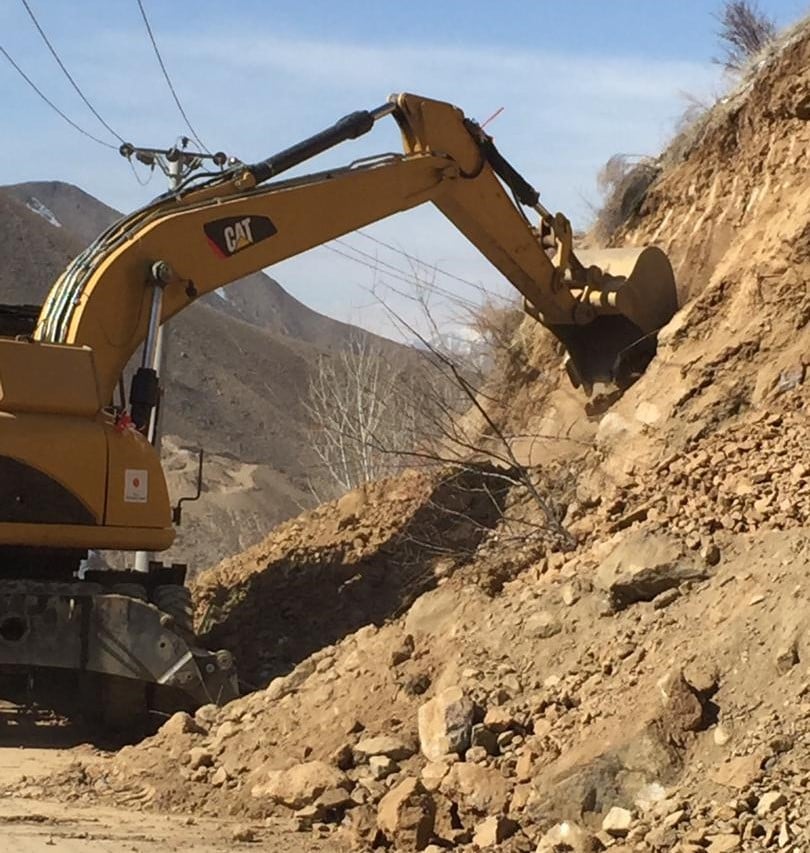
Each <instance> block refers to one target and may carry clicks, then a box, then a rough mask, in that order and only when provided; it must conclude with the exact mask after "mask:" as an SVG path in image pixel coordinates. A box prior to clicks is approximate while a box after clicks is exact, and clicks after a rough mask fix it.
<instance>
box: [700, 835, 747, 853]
mask: <svg viewBox="0 0 810 853" xmlns="http://www.w3.org/2000/svg"><path fill="white" fill-rule="evenodd" d="M706 840H707V841H708V842H709V846H708V847H707V848H706V849H707V853H733V851H735V850H739V849H740V836H739V835H734V834H733V833H724V834H722V835H707V836H706Z"/></svg>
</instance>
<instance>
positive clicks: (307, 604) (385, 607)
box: [203, 467, 510, 690]
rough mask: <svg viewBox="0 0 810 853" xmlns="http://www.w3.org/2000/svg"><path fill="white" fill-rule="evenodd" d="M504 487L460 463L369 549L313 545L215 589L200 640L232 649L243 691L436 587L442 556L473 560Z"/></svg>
mask: <svg viewBox="0 0 810 853" xmlns="http://www.w3.org/2000/svg"><path fill="white" fill-rule="evenodd" d="M509 485H510V483H509V481H508V479H507V478H506V477H505V476H504V473H503V472H501V471H497V470H495V469H490V468H487V467H476V468H465V469H464V470H461V471H457V472H455V473H453V474H452V475H450V476H447V477H446V478H444V479H443V480H441V481H440V482H439V483H438V484H437V485H436V486H435V487H434V489H433V491H432V493H431V495H430V498H429V500H427V501H426V502H425V503H423V504H422V506H421V507H420V508H419V509H418V510H417V511H416V512H415V513H414V514H413V515H411V516H410V517H408V518H404V519H403V520H402V526H401V527H400V528H399V529H397V531H396V532H395V533H394V534H393V535H392V536H391V537H389V539H388V540H387V541H385V542H384V543H383V544H382V545H380V546H379V547H378V548H376V549H375V550H374V552H373V553H371V554H370V555H366V556H363V557H362V558H356V557H355V558H352V556H351V555H348V556H347V555H346V554H345V553H344V552H343V551H342V550H340V549H334V550H330V549H324V548H318V549H314V548H313V549H312V550H311V551H306V550H305V552H304V556H303V557H301V556H300V552H296V557H295V559H294V561H293V560H292V559H291V558H289V557H288V558H285V559H281V560H275V561H273V562H270V563H268V564H267V565H266V566H265V567H264V568H263V569H262V570H260V571H257V572H255V573H253V574H251V575H249V576H248V577H247V578H246V579H245V580H244V581H243V582H242V583H241V584H240V585H239V586H238V587H237V588H233V589H225V588H220V589H219V590H218V591H217V594H216V595H215V596H214V601H213V604H214V609H215V611H216V615H215V617H214V624H213V626H212V627H211V628H210V629H209V630H208V632H207V633H206V635H205V636H204V637H203V641H204V643H205V645H207V646H208V647H209V648H227V649H229V650H230V651H231V652H233V654H234V655H235V656H236V660H237V666H238V668H239V672H240V678H241V680H242V686H243V688H244V689H246V690H255V689H258V688H260V687H263V686H265V685H266V684H267V683H268V682H269V681H271V680H272V679H273V678H275V677H277V676H280V675H284V674H285V673H287V672H289V671H290V670H291V669H293V668H294V667H295V665H296V664H297V663H298V662H299V661H301V660H303V659H304V658H306V657H308V656H309V655H310V654H312V653H313V652H315V651H317V650H318V649H320V648H323V647H324V646H329V645H332V644H333V643H336V642H338V641H339V640H340V639H341V638H342V637H344V636H345V635H347V634H350V633H352V632H354V631H356V630H357V629H358V628H361V627H362V626H364V625H368V624H370V623H373V624H375V625H381V624H382V623H383V622H385V621H386V620H387V619H391V618H394V617H396V616H398V615H399V614H401V613H402V612H403V611H404V610H406V609H407V608H408V607H409V606H410V605H411V603H412V602H413V601H414V600H415V599H416V598H417V597H418V596H419V595H421V594H422V593H423V592H426V591H427V590H429V589H431V588H433V587H434V586H435V585H436V581H437V573H436V567H437V564H438V563H439V562H445V563H446V562H447V561H450V562H451V563H452V564H453V565H454V566H458V565H460V564H463V563H464V562H466V561H468V560H469V559H470V558H471V557H472V555H473V553H474V551H475V549H476V547H477V546H478V544H479V543H480V542H481V540H482V539H483V537H484V536H485V535H486V534H487V533H488V532H489V531H490V530H491V529H492V528H494V527H495V525H496V524H497V523H498V520H499V519H500V517H501V516H502V514H503V505H504V501H505V498H506V493H507V490H508V488H509Z"/></svg>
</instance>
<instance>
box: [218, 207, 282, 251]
mask: <svg viewBox="0 0 810 853" xmlns="http://www.w3.org/2000/svg"><path fill="white" fill-rule="evenodd" d="M203 230H204V231H205V236H206V238H207V240H208V245H209V246H210V247H211V249H212V250H213V251H214V254H215V255H217V256H218V257H220V258H230V257H231V256H232V255H235V254H236V253H237V252H242V251H244V250H245V249H249V248H250V247H251V246H255V245H256V243H260V242H261V241H262V240H266V239H267V238H268V237H272V236H273V235H274V234H275V233H276V226H275V225H273V223H272V222H271V221H270V219H268V218H267V217H266V216H229V217H226V218H225V219H215V220H213V221H212V222H206V223H205V225H204V226H203Z"/></svg>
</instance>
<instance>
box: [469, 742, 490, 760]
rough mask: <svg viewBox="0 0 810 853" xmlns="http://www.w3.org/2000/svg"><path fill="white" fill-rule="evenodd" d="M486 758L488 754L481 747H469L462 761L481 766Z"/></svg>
mask: <svg viewBox="0 0 810 853" xmlns="http://www.w3.org/2000/svg"><path fill="white" fill-rule="evenodd" d="M488 757H489V753H488V752H487V751H486V750H485V749H484V747H483V746H471V747H470V748H469V749H468V750H467V751H466V752H465V753H464V760H465V761H471V762H472V763H473V764H483V763H484V762H485V761H486V760H487V758H488Z"/></svg>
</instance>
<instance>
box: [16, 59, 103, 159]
mask: <svg viewBox="0 0 810 853" xmlns="http://www.w3.org/2000/svg"><path fill="white" fill-rule="evenodd" d="M0 53H2V54H3V56H5V58H6V59H7V60H8V61H9V62H10V63H11V65H12V67H13V68H14V70H15V71H16V72H17V73H18V74H19V75H20V77H22V78H23V80H25V82H26V83H27V84H28V85H29V86H30V87H31V88H32V89H33V90H34V91H35V92H36V93H37V95H39V97H40V98H42V100H43V101H45V103H46V104H47V105H48V106H49V107H50V108H51V109H52V110H53V111H54V112H55V113H57V114H58V115H60V116H61V117H62V118H63V119H64V120H65V121H66V122H67V123H68V124H69V125H70V126H71V127H72V128H73V129H74V130H78V131H79V133H81V134H82V135H83V136H86V137H87V138H88V139H92V140H93V142H98V144H99V145H103V146H104V147H105V148H111V149H112V150H113V151H117V150H118V149H117V147H116V146H115V145H111V144H110V143H109V142H105V141H104V140H103V139H99V138H98V137H97V136H93V134H92V133H90V132H89V131H87V130H85V129H84V128H83V127H81V126H80V125H78V124H76V122H75V121H73V119H72V118H70V117H69V116H67V115H65V113H63V112H62V110H60V109H59V107H57V106H56V104H55V103H54V102H53V101H52V100H51V99H50V98H49V97H48V96H47V95H46V94H45V93H44V92H43V91H42V90H41V89H40V88H39V87H38V86H37V84H36V83H34V81H33V80H32V79H31V78H30V77H29V76H28V75H27V74H26V73H25V71H23V70H22V68H20V66H19V65H17V63H16V62H15V61H14V60H13V59H12V57H11V54H10V53H9V52H8V51H7V50H6V49H5V48H4V47H3V46H2V45H0Z"/></svg>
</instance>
